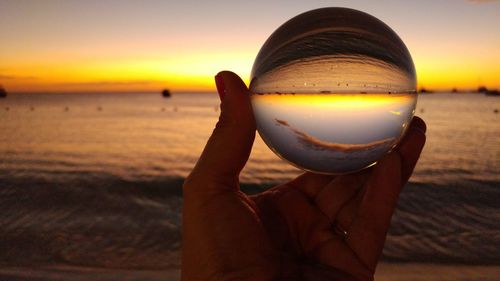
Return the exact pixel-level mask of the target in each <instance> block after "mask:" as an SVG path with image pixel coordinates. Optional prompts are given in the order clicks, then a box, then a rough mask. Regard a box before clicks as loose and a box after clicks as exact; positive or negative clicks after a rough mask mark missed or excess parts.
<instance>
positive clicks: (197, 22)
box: [0, 0, 500, 92]
mask: <svg viewBox="0 0 500 281" xmlns="http://www.w3.org/2000/svg"><path fill="white" fill-rule="evenodd" d="M329 6H340V7H349V8H354V9H358V10H361V11H364V12H367V13H369V14H371V15H373V16H375V17H377V18H379V19H381V20H382V21H384V22H385V23H386V24H388V25H389V26H390V27H391V28H392V29H393V30H394V31H396V33H397V34H398V35H399V36H400V37H401V38H402V39H403V41H404V42H405V44H406V45H407V47H408V49H409V50H410V53H411V54H412V56H413V60H414V63H415V65H416V68H417V76H418V84H419V86H424V87H426V88H435V89H450V88H452V87H458V88H470V89H473V88H476V87H477V86H478V85H479V84H481V85H485V86H487V87H491V88H500V1H466V0H434V1H371V0H366V1H361V0H358V1H315V0H309V1H303V0H302V1H257V0H254V1H239V0H231V1H229V0H227V1H190V0H189V1H180V0H178V1H169V0H163V1H153V0H150V1H140V0H122V1H118V0H117V1H109V0H108V1H106V0H86V1H71V0H66V1H64V0H59V1H56V0H32V1H27V0H0V84H2V85H3V86H4V87H5V88H6V89H7V90H8V91H10V92H87V91H92V92H98V91H159V90H160V89H162V88H165V87H168V88H170V89H171V90H173V91H213V90H214V89H215V87H214V83H213V76H214V75H215V74H216V73H217V72H218V71H220V70H223V69H228V70H232V71H234V72H236V73H238V74H240V75H241V76H242V77H243V78H245V79H246V81H248V77H249V75H250V70H251V68H252V64H253V60H254V58H255V56H256V55H257V52H258V51H259V49H260V47H261V46H262V44H263V43H264V41H265V40H266V39H267V37H268V36H269V35H270V34H271V33H272V32H273V31H274V30H275V29H276V28H278V27H279V26H280V25H281V24H282V23H284V22H285V21H287V20H288V19H290V18H292V17H294V16H295V15H298V14H300V13H302V12H305V11H308V10H311V9H315V8H320V7H329Z"/></svg>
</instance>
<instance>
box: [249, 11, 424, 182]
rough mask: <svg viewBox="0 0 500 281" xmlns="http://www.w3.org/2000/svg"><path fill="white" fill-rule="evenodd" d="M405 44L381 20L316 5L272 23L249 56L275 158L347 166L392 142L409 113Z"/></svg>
mask: <svg viewBox="0 0 500 281" xmlns="http://www.w3.org/2000/svg"><path fill="white" fill-rule="evenodd" d="M415 89H416V75H415V67H414V65H413V61H412V59H411V56H410V54H409V52H408V49H407V48H406V46H405V45H404V43H403V42H402V41H401V39H400V38H399V37H398V36H397V34H396V33H395V32H394V31H392V30H391V29H390V28H389V27H388V26H387V25H385V24H384V23H383V22H381V21H380V20H378V19H376V18H375V17H373V16H370V15H368V14H366V13H363V12H360V11H356V10H352V9H347V8H322V9H317V10H313V11H309V12H306V13H303V14H301V15H298V16H296V17H294V18H292V19H291V20H289V21H288V22H286V23H285V24H283V25H282V26H281V27H279V28H278V29H277V30H276V31H275V32H274V33H273V34H272V35H271V36H270V37H269V39H268V40H267V41H266V42H265V43H264V45H263V46H262V48H261V50H260V52H259V54H258V56H257V58H256V59H255V62H254V65H253V69H252V75H251V83H250V91H251V100H252V107H253V110H254V114H255V118H256V122H257V129H258V131H259V134H260V136H261V137H262V139H263V140H264V141H265V143H266V144H267V145H268V146H269V147H270V148H271V149H272V150H273V151H274V152H275V153H276V154H277V155H279V156H280V157H281V158H283V159H285V160H287V161H289V162H290V163H292V164H293V165H295V166H297V167H299V168H301V169H304V170H308V171H313V172H317V173H326V174H341V173H349V172H354V171H357V170H360V169H363V168H365V167H368V166H370V165H373V164H374V163H375V162H376V161H378V160H379V159H380V158H381V157H382V156H383V155H385V154H386V153H387V152H389V151H390V150H391V149H392V148H393V147H395V146H396V145H397V143H398V142H399V140H401V138H402V136H403V135H404V133H405V131H406V128H407V127H408V124H409V122H410V121H411V119H412V117H413V114H414V112H415V106H416V102H417V94H416V91H415Z"/></svg>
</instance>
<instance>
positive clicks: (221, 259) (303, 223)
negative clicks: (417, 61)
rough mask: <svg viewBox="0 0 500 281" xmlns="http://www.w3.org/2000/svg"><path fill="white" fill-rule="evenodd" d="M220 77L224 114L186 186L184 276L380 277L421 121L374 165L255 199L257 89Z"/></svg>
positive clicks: (308, 179)
mask: <svg viewBox="0 0 500 281" xmlns="http://www.w3.org/2000/svg"><path fill="white" fill-rule="evenodd" d="M216 84H217V89H218V92H219V95H220V96H221V101H222V102H221V116H220V118H219V122H218V123H217V125H216V128H215V129H214V131H213V134H212V136H211V137H210V139H209V140H208V143H207V145H206V147H205V149H204V151H203V153H202V155H201V157H200V159H199V160H198V163H197V164H196V166H195V168H194V169H193V171H192V172H191V174H190V175H189V177H188V178H187V179H186V181H185V183H184V186H183V192H184V206H183V226H182V228H183V229H182V237H183V245H182V248H183V249H182V270H181V274H182V280H186V281H187V280H189V281H194V280H372V279H373V275H374V273H375V268H376V265H377V263H378V260H379V258H380V256H381V253H382V249H383V245H384V242H385V237H386V233H387V229H388V228H389V224H390V220H391V217H392V214H393V212H394V209H395V207H396V203H397V199H398V196H399V193H400V191H401V189H402V187H403V186H404V185H405V183H406V182H407V181H408V179H409V177H410V175H411V173H412V171H413V168H414V167H415V165H416V162H417V160H418V158H419V156H420V152H421V151H422V148H423V146H424V143H425V129H426V126H425V123H424V122H423V121H422V119H420V118H418V117H415V118H414V119H413V121H412V123H411V125H410V128H409V129H408V132H407V134H406V136H405V138H404V139H403V141H402V142H401V143H400V145H399V146H398V147H397V148H396V149H394V150H393V151H392V152H391V153H389V154H388V155H386V156H385V157H384V158H383V159H382V160H380V161H379V162H378V163H377V164H376V165H375V166H373V167H371V168H368V169H365V170H362V171H360V172H357V173H353V174H348V175H340V176H328V175H317V174H313V173H304V174H302V175H301V176H299V177H297V178H296V179H294V180H292V181H290V182H288V183H285V184H283V185H279V186H276V187H274V188H272V189H269V190H267V191H265V192H262V193H260V194H257V195H254V196H247V195H245V194H244V193H243V192H241V191H240V189H239V181H238V178H239V174H240V172H241V170H242V169H243V167H244V166H245V164H246V161H247V160H248V157H249V155H250V151H251V148H252V145H253V141H254V138H255V120H254V117H253V113H252V109H251V105H250V97H249V93H248V89H247V87H246V86H245V84H244V83H243V81H241V79H240V78H239V77H238V76H237V75H236V74H234V73H232V72H227V71H224V72H221V73H219V74H218V75H217V76H216Z"/></svg>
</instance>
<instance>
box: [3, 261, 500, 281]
mask: <svg viewBox="0 0 500 281" xmlns="http://www.w3.org/2000/svg"><path fill="white" fill-rule="evenodd" d="M498 276H500V266H499V265H491V266H486V265H458V264H426V263H388V262H382V263H380V264H379V266H378V269H377V273H376V275H375V280H382V281H403V280H404V281H437V280H439V281H443V280H449V281H469V280H482V281H496V280H498ZM0 279H1V280H11V281H15V280H32V281H42V280H43V281H45V280H51V281H62V280H73V281H86V280H102V281H115V280H123V281H127V280H142V281H178V280H180V271H179V270H178V269H167V270H115V269H102V268H82V267H72V266H63V265H61V266H40V267H32V268H30V269H26V268H23V267H4V268H0Z"/></svg>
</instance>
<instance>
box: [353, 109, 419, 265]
mask: <svg viewBox="0 0 500 281" xmlns="http://www.w3.org/2000/svg"><path fill="white" fill-rule="evenodd" d="M417 118H418V117H417ZM415 120H417V121H413V122H412V125H411V126H410V128H409V131H408V134H407V135H406V137H405V138H404V140H403V142H402V143H401V145H400V147H399V148H398V149H396V150H395V151H393V152H391V153H390V154H389V155H387V156H386V157H385V158H384V159H383V160H381V161H380V162H379V163H378V164H377V165H376V166H375V167H374V170H373V173H372V175H371V177H370V178H369V180H368V182H367V184H366V186H365V190H364V192H363V197H362V200H361V203H360V206H359V209H358V213H357V215H356V217H355V219H354V221H353V223H352V225H351V226H350V229H349V230H348V231H349V239H348V241H347V242H348V243H349V245H350V246H351V248H352V249H353V250H354V251H355V252H356V253H358V256H359V257H360V258H361V259H362V260H363V261H364V262H366V265H367V266H370V267H373V268H374V267H375V266H376V264H377V262H378V259H379V258H380V255H381V253H382V249H383V246H384V242H385V237H386V234H387V230H388V228H389V225H390V222H391V217H392V214H393V213H394V209H395V208H396V204H397V200H398V198H399V194H400V192H401V189H402V188H403V186H404V184H405V183H406V182H407V180H408V178H409V177H410V175H411V173H412V171H413V169H414V167H415V165H416V163H417V160H418V158H419V156H420V153H421V151H422V149H423V146H424V144H425V134H424V130H425V128H423V129H422V127H421V126H422V124H425V123H423V121H422V122H420V121H421V120H422V119H420V118H418V119H415Z"/></svg>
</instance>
